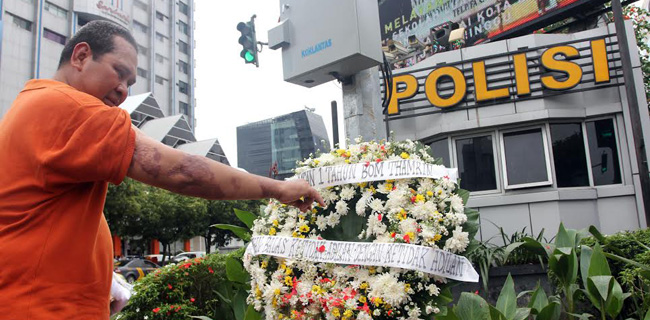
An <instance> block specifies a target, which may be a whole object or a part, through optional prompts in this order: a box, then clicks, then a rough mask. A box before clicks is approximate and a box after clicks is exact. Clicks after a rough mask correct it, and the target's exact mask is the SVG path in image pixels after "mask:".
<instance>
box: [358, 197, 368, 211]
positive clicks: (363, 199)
mask: <svg viewBox="0 0 650 320" xmlns="http://www.w3.org/2000/svg"><path fill="white" fill-rule="evenodd" d="M368 199H369V198H368V197H366V196H362V197H361V199H359V201H358V202H357V205H356V208H355V209H356V212H357V214H358V215H360V216H365V215H366V207H367V206H368Z"/></svg>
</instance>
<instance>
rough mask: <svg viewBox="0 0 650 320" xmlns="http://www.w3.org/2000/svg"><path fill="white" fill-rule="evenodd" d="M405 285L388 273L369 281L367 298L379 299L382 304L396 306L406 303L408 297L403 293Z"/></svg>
mask: <svg viewBox="0 0 650 320" xmlns="http://www.w3.org/2000/svg"><path fill="white" fill-rule="evenodd" d="M404 288H405V284H404V282H400V281H398V280H397V278H396V277H395V276H393V275H392V274H390V273H384V274H382V275H380V276H377V277H374V278H372V279H370V289H369V290H368V297H369V298H381V299H382V300H383V301H384V302H386V303H388V304H390V305H393V306H398V305H401V304H403V303H406V302H407V301H408V295H407V294H406V292H405V291H404Z"/></svg>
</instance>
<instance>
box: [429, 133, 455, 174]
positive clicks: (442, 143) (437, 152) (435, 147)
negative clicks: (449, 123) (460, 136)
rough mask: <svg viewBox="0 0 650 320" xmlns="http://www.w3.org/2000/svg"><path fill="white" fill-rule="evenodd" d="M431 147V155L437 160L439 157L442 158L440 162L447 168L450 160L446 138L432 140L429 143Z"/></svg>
mask: <svg viewBox="0 0 650 320" xmlns="http://www.w3.org/2000/svg"><path fill="white" fill-rule="evenodd" d="M430 147H431V153H432V154H433V157H434V158H435V159H436V160H438V159H439V158H442V164H443V165H444V166H445V167H447V168H449V166H450V161H449V142H447V138H444V139H440V140H437V141H434V142H432V143H431V145H430Z"/></svg>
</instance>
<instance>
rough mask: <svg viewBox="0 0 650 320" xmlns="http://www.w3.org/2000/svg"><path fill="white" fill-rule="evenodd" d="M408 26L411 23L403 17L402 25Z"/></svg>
mask: <svg viewBox="0 0 650 320" xmlns="http://www.w3.org/2000/svg"><path fill="white" fill-rule="evenodd" d="M407 24H409V22H408V21H406V17H405V16H403V15H402V25H403V26H405V25H407Z"/></svg>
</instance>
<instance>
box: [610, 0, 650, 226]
mask: <svg viewBox="0 0 650 320" xmlns="http://www.w3.org/2000/svg"><path fill="white" fill-rule="evenodd" d="M612 13H613V14H614V26H615V27H616V38H617V39H618V47H619V50H620V55H621V64H622V65H623V79H624V81H625V93H626V97H627V107H628V109H629V115H630V123H631V124H632V136H633V139H634V151H635V152H634V153H635V155H636V162H637V166H638V177H639V184H640V186H641V197H642V205H643V209H644V211H645V224H646V226H647V224H648V222H650V176H649V175H648V162H647V159H646V153H645V152H646V151H645V141H644V140H643V131H642V128H641V118H640V114H639V100H638V97H637V92H636V85H635V81H634V73H633V72H634V70H633V69H632V59H631V57H630V45H629V42H628V38H627V31H626V29H625V20H624V17H623V8H622V5H621V2H620V0H612ZM644 107H645V106H644ZM635 176H636V174H635V173H634V172H633V175H632V177H633V179H634V178H635ZM642 224H643V223H642Z"/></svg>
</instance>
